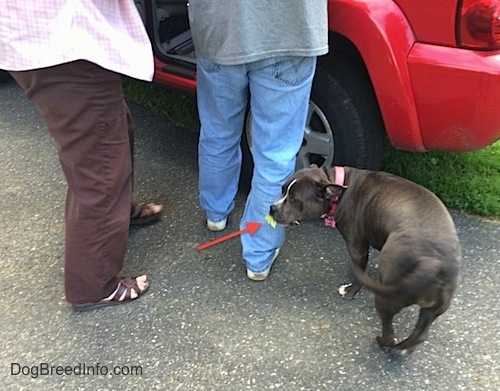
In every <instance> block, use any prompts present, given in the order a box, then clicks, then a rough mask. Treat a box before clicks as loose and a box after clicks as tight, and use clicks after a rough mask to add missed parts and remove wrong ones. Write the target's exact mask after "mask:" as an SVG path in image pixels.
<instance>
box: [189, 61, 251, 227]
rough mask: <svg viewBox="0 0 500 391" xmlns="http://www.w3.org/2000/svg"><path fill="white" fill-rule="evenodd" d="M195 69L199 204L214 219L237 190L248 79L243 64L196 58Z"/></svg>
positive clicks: (224, 213) (227, 208)
mask: <svg viewBox="0 0 500 391" xmlns="http://www.w3.org/2000/svg"><path fill="white" fill-rule="evenodd" d="M197 69H198V85H197V97H198V112H199V116H200V122H201V129H200V141H199V145H198V151H199V158H198V165H199V191H200V204H201V206H202V208H203V209H204V210H205V213H206V215H207V219H209V220H211V221H212V222H214V223H217V222H221V221H224V220H225V219H226V218H227V215H228V214H229V213H230V212H231V211H232V210H233V208H234V198H235V196H236V193H237V191H238V180H239V176H240V170H241V158H242V155H241V147H240V142H241V134H242V129H243V122H244V118H245V110H246V106H247V84H248V81H247V76H246V69H245V67H244V66H220V65H217V64H214V63H212V62H211V61H208V60H206V59H204V58H198V60H197ZM221 226H222V225H221ZM224 226H225V224H224Z"/></svg>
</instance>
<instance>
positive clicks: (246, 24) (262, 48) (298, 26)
mask: <svg viewBox="0 0 500 391" xmlns="http://www.w3.org/2000/svg"><path fill="white" fill-rule="evenodd" d="M188 9H189V21H190V24H191V34H192V37H193V42H194V47H195V50H196V52H197V53H198V54H200V55H201V56H203V57H205V58H207V59H209V60H211V61H213V62H215V63H217V64H221V65H237V64H245V63H250V62H254V61H259V60H263V59H266V58H270V57H282V56H299V57H309V56H319V55H322V54H325V53H327V52H328V20H327V19H328V17H327V0H190V1H189V7H188Z"/></svg>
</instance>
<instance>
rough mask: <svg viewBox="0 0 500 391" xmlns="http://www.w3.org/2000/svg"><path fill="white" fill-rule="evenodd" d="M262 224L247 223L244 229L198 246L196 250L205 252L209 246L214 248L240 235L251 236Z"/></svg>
mask: <svg viewBox="0 0 500 391" xmlns="http://www.w3.org/2000/svg"><path fill="white" fill-rule="evenodd" d="M261 225H262V224H261V223H252V222H248V223H247V227H246V228H245V229H241V230H239V231H236V232H233V233H231V234H229V235H226V236H223V237H221V238H219V239H215V240H212V241H211V242H207V243H205V244H200V245H199V246H198V250H200V251H201V250H205V249H206V248H207V247H210V246H215V245H216V244H219V243H221V242H224V241H226V240H228V239H232V238H234V237H236V236H238V235H242V234H244V233H246V232H248V233H249V234H250V235H253V234H254V233H255V232H257V230H258V229H259V228H260V226H261Z"/></svg>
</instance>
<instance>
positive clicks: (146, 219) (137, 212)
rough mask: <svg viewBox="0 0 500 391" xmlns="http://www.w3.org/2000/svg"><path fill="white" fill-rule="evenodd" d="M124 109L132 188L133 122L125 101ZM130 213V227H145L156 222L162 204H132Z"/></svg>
mask: <svg viewBox="0 0 500 391" xmlns="http://www.w3.org/2000/svg"><path fill="white" fill-rule="evenodd" d="M123 105H124V107H125V115H126V117H127V128H128V139H129V145H130V158H131V159H132V187H133V184H134V139H135V137H134V131H135V127H134V122H133V120H132V113H131V112H130V108H129V107H128V105H127V103H126V102H125V100H124V101H123ZM130 209H131V211H130V225H146V224H150V223H153V222H155V221H158V220H159V219H160V217H161V213H162V211H163V205H162V204H156V203H153V202H148V203H138V202H132V205H131V208H130Z"/></svg>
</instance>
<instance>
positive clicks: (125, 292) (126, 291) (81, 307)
mask: <svg viewBox="0 0 500 391" xmlns="http://www.w3.org/2000/svg"><path fill="white" fill-rule="evenodd" d="M146 282H148V285H146V288H144V289H143V290H142V291H141V290H140V289H139V286H138V285H137V280H136V279H135V278H130V277H127V278H123V279H121V280H120V282H119V283H118V286H117V288H116V290H115V292H114V294H113V297H111V299H106V300H101V301H98V302H97V303H86V304H73V309H74V310H75V311H78V312H83V311H91V310H95V309H97V308H102V307H107V306H111V305H118V304H125V303H130V302H131V301H133V300H136V299H138V298H139V297H141V296H142V295H143V294H144V293H146V291H147V290H148V289H149V281H148V280H146ZM132 289H133V290H134V291H135V292H136V293H137V297H134V298H133V299H132V297H131V296H132ZM122 296H123V298H122Z"/></svg>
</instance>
